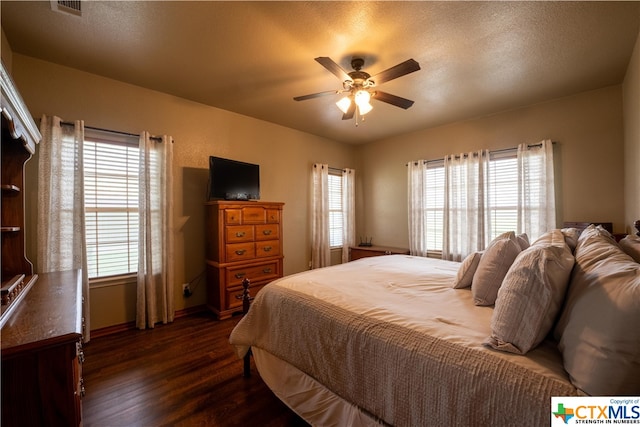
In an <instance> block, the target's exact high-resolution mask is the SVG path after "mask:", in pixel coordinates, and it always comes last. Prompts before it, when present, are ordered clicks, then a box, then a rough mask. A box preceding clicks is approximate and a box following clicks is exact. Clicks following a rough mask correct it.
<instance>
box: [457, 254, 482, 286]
mask: <svg viewBox="0 0 640 427" xmlns="http://www.w3.org/2000/svg"><path fill="white" fill-rule="evenodd" d="M481 257H482V252H473V253H470V254H469V255H467V257H466V258H465V259H464V260H463V261H462V264H460V268H459V269H458V274H456V278H455V280H454V281H453V288H454V289H462V288H468V287H469V286H471V281H472V280H473V275H474V274H475V272H476V270H477V269H478V264H479V263H480V258H481Z"/></svg>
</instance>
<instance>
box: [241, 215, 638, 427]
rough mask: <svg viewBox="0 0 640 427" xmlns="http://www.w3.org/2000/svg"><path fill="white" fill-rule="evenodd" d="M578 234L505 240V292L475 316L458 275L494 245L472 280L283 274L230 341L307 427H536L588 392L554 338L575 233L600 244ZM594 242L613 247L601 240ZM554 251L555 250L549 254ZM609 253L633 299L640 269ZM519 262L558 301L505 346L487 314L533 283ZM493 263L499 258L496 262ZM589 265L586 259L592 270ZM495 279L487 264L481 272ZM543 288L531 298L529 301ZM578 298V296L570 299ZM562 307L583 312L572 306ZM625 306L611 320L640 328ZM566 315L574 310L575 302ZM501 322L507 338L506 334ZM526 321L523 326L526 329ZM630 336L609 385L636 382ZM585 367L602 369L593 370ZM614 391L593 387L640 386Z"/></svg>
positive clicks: (388, 272) (377, 262)
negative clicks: (560, 403) (555, 400)
mask: <svg viewBox="0 0 640 427" xmlns="http://www.w3.org/2000/svg"><path fill="white" fill-rule="evenodd" d="M587 230H589V231H588V232H586V231H585V232H583V233H582V234H583V235H582V236H580V237H581V239H583V241H581V242H580V243H578V236H577V234H573V235H571V234H570V233H568V234H560V232H561V231H560V230H554V233H553V234H550V235H549V236H547V238H546V240H545V241H543V242H538V241H536V242H534V244H532V245H528V242H527V243H526V245H525V244H523V243H521V242H520V243H519V242H518V240H517V238H518V236H515V235H513V233H510V234H509V236H508V238H506V239H504V238H503V239H502V240H501V241H507V244H508V245H511V246H510V247H513V245H514V244H517V246H518V250H517V253H516V255H515V257H514V258H513V259H511V260H510V262H509V264H510V265H509V266H507V271H505V272H504V276H503V277H501V278H495V277H492V279H493V280H499V281H500V282H501V283H500V284H498V288H503V289H502V290H499V289H496V292H497V293H498V295H496V297H495V298H496V299H497V301H495V300H494V301H493V303H492V304H486V301H485V303H483V304H478V298H479V297H480V296H482V295H479V293H478V290H477V289H475V288H474V286H475V284H474V286H470V287H465V286H460V282H461V278H462V276H464V275H465V274H467V275H468V273H469V271H470V270H474V271H473V274H475V275H478V274H479V272H478V271H480V270H481V268H482V264H481V262H482V261H483V260H484V259H485V256H486V253H488V252H489V251H490V250H491V248H492V245H490V246H489V247H488V248H487V251H486V253H481V254H480V255H481V258H480V261H479V262H478V263H476V265H475V267H474V268H469V265H471V264H473V263H472V262H470V261H468V259H470V258H472V257H471V256H470V257H467V259H465V261H464V262H463V263H457V262H451V261H444V260H436V259H430V258H422V257H414V256H409V255H387V256H380V257H369V258H362V259H359V260H357V261H353V262H349V263H346V264H341V265H337V266H333V267H327V268H323V269H316V270H311V271H305V272H302V273H299V274H294V275H291V276H287V277H284V278H282V279H279V280H276V281H274V282H272V283H271V284H269V285H267V286H266V287H265V288H263V290H261V291H260V292H259V293H258V295H257V296H256V297H255V300H254V301H253V303H252V305H251V309H250V310H249V312H248V313H247V314H246V315H245V316H244V318H243V319H241V321H240V322H239V323H238V325H237V326H236V328H235V329H234V330H233V332H232V334H231V336H230V342H231V344H232V345H234V346H235V349H236V352H237V354H238V356H239V357H245V355H246V354H247V352H248V351H249V350H250V349H251V352H252V354H253V357H254V359H255V363H256V366H257V368H258V371H259V372H260V375H261V377H262V378H263V380H264V381H265V382H266V383H267V385H268V386H269V387H270V388H271V389H272V390H273V392H274V393H275V394H276V395H277V396H278V397H279V398H280V399H281V400H283V401H284V402H285V403H286V404H287V405H289V406H290V407H291V408H292V409H293V410H294V411H295V412H297V413H298V414H299V415H300V416H301V417H302V418H304V419H305V420H307V421H308V422H310V423H311V424H312V425H320V426H330V425H335V426H342V425H349V426H356V425H394V426H417V425H425V426H427V425H492V426H499V425H513V423H514V419H515V418H517V420H518V424H519V425H547V424H548V423H549V419H550V416H551V412H550V402H551V397H552V396H580V395H585V394H594V393H590V392H593V391H594V388H593V387H594V386H593V385H592V384H589V382H588V381H587V382H586V383H585V382H584V381H582V379H581V378H580V377H579V376H578V378H576V377H575V372H574V371H573V370H572V369H570V370H567V368H566V367H567V362H568V361H567V358H566V357H565V355H564V353H565V352H566V353H570V351H569V347H571V345H572V344H571V342H570V340H569V341H567V340H564V341H563V338H564V337H563V332H564V331H565V330H567V331H571V330H572V329H571V328H574V327H575V325H574V324H573V322H572V320H571V319H572V318H573V317H577V318H580V319H581V317H580V316H579V315H578V314H575V313H573V314H572V316H569V318H567V316H565V313H566V312H567V311H571V310H572V308H566V307H564V303H565V293H566V295H567V296H566V298H569V296H570V295H571V294H572V291H571V286H570V282H571V281H573V280H576V278H575V275H572V274H571V272H572V270H575V269H574V268H573V266H574V262H575V258H574V252H573V251H574V250H575V246H576V245H577V246H578V248H580V247H581V246H585V247H588V245H586V243H585V242H584V241H586V240H587V239H586V238H585V236H586V235H591V234H597V236H596V240H598V241H600V240H602V239H603V237H602V236H605V235H604V233H606V231H604V232H602V231H600V230H602V229H601V228H600V229H597V228H595V227H591V229H587ZM593 230H597V233H596V231H593ZM607 234H608V233H607ZM503 237H504V236H503ZM605 237H606V236H605ZM541 239H542V238H541ZM543 240H544V239H543ZM559 240H562V242H559ZM494 242H495V241H494ZM494 242H492V244H493V243H494ZM605 243H606V244H607V245H612V244H613V243H611V242H610V241H609V240H607V241H606V242H605ZM525 246H527V247H525ZM553 246H555V247H556V248H555V249H553V251H551V252H548V251H547V249H548V248H549V247H553ZM572 246H573V247H572ZM560 247H561V248H560ZM542 248H546V249H542ZM567 250H568V251H569V255H567ZM543 252H544V253H547V254H548V253H553V254H555V255H558V254H559V255H558V256H561V257H563V258H562V259H563V260H564V261H563V262H564V263H565V265H564V267H563V270H565V271H564V272H561V274H558V263H557V262H555V261H553V259H551V258H550V257H549V256H547V257H546V258H545V257H544V256H542V255H541V254H542V253H543ZM620 252H621V254H620V256H621V257H623V258H622V262H624V263H633V264H629V266H628V272H629V273H628V274H629V280H630V283H631V285H630V286H629V288H630V291H629V292H631V293H632V295H631V296H632V297H633V298H636V297H637V298H638V299H637V300H636V301H640V272H638V265H639V264H637V263H636V262H635V261H634V260H632V259H631V258H630V257H629V256H628V255H626V254H624V252H622V250H620ZM525 253H526V254H529V255H528V258H529V259H533V258H535V260H534V261H533V263H534V264H535V263H538V264H537V265H542V264H540V259H542V258H544V259H545V263H543V264H545V265H546V266H547V267H544V266H543V267H536V268H542V269H543V270H544V269H545V268H546V269H547V270H548V269H551V270H553V269H555V270H553V271H551V273H552V274H551V276H553V277H551V278H550V277H549V276H550V275H549V274H546V276H545V274H542V275H540V274H538V275H537V277H538V276H539V277H538V278H539V279H540V281H541V282H544V283H542V285H539V286H541V288H540V289H548V288H549V287H550V286H551V288H553V287H555V288H556V289H554V290H553V292H552V293H553V294H555V295H553V296H551V297H550V299H549V300H548V301H546V302H545V303H544V304H543V305H544V306H545V309H544V310H546V311H545V316H543V317H544V318H545V319H543V320H542V323H544V324H545V325H544V327H543V328H542V329H540V328H538V329H539V330H536V331H534V332H533V333H532V332H531V331H528V332H526V331H525V332H522V326H521V330H520V332H521V333H519V335H518V337H517V338H515V339H510V338H509V332H508V331H507V332H504V331H502V335H501V333H500V319H501V318H500V316H498V315H497V314H501V315H504V314H505V309H504V308H503V307H505V304H504V301H506V300H509V295H510V297H511V300H509V301H510V305H509V307H510V308H513V307H517V299H518V298H520V297H519V296H518V295H519V293H521V291H522V289H518V286H520V285H519V284H518V283H520V284H521V283H522V282H523V277H525V276H526V275H527V274H528V275H531V270H530V269H529V270H526V269H525V270H522V268H521V269H520V271H519V272H515V271H514V270H516V269H517V268H515V266H516V265H520V266H522V264H523V263H526V260H525V261H522V260H523V259H525V258H527V256H525V255H523V254H525ZM555 255H554V256H555ZM576 255H578V254H577V253H576ZM605 257H607V258H610V257H611V254H606V256H605ZM625 257H626V258H625ZM476 258H477V257H476ZM501 258H508V257H505V256H504V253H501ZM569 258H570V266H568V262H569ZM592 258H593V257H590V258H589V260H588V261H589V262H590V263H592V264H593V262H592V261H593V259H592ZM614 258H615V257H614ZM550 259H551V261H553V262H549V260H550ZM530 263H531V262H530ZM463 266H466V268H467V271H463V270H464V268H463ZM529 267H530V266H529ZM634 268H635V270H634ZM476 270H477V271H476ZM495 270H496V266H495V265H494V266H492V269H491V273H492V274H494V273H495ZM566 270H568V271H566ZM525 273H526V274H525ZM523 274H524V276H523ZM494 275H495V274H494ZM533 275H534V276H536V274H533ZM614 276H616V277H618V276H619V274H617V273H614ZM474 277H475V276H474ZM545 277H546V278H545ZM577 280H582V279H581V278H578V279H577ZM467 281H469V280H467ZM471 281H472V280H471ZM503 281H504V282H506V281H511V282H513V283H515V285H514V286H515V289H511V290H512V291H514V292H515V293H512V294H509V290H507V286H505V285H504V283H503ZM525 281H528V279H525ZM552 282H553V283H552ZM559 282H564V283H559ZM463 285H464V284H463ZM527 286H528V287H530V288H531V287H534V286H533V285H531V284H528V285H527ZM534 288H535V287H534ZM578 288H580V286H578ZM540 289H538V290H536V289H534V290H533V292H536V293H540V292H541V291H540ZM567 289H568V290H567ZM576 292H578V294H580V289H578V291H576ZM576 292H573V294H575V293H576ZM542 293H544V291H543V292H542ZM514 295H516V296H514ZM558 295H560V297H558ZM573 296H574V300H576V299H577V300H580V298H579V295H578V297H576V296H575V295H573ZM514 298H515V300H516V302H513V301H514ZM526 298H527V299H526V307H524V308H518V312H519V313H520V314H518V315H519V316H521V317H522V314H525V315H529V314H531V313H529V311H530V310H531V308H530V306H536V304H535V303H534V304H530V303H529V301H530V300H531V296H530V295H529V296H526ZM624 298H626V299H628V298H629V295H625V296H624ZM551 300H554V301H551ZM489 302H491V301H489ZM520 302H521V303H522V301H520ZM514 304H515V305H514ZM634 304H635V303H634ZM634 304H632V307H630V308H629V311H630V313H626V311H625V316H626V317H624V318H623V319H618V320H615V322H634V321H636V320H637V321H638V323H635V324H640V310H638V307H637V305H638V304H635V305H634ZM572 305H573V306H574V307H575V306H578V307H579V306H580V304H579V303H575V301H574V303H572ZM554 306H555V308H554ZM549 307H552V308H551V309H549ZM528 310H529V311H528ZM498 311H499V312H500V313H497V312H498ZM508 311H509V310H506V312H507V314H509V313H508ZM570 314H571V313H570ZM510 315H512V316H513V314H510ZM549 319H551V320H549ZM558 319H560V320H558ZM502 320H504V318H502ZM520 321H522V319H520ZM581 321H582V320H581ZM560 322H564V323H562V324H560ZM508 323H509V325H508V326H509V328H511V329H513V327H514V322H511V321H510V322H508ZM515 323H518V321H516V322H515ZM529 323H531V321H530V320H527V326H528V325H529ZM628 324H629V323H627V325H628ZM612 327H615V325H613V326H612ZM567 334H569V333H567ZM629 335H630V336H627V337H625V338H624V339H625V340H627V341H626V343H627V345H629V346H631V349H632V350H631V355H630V356H629V357H630V364H627V365H629V366H630V367H628V368H625V372H622V373H621V374H620V375H621V377H628V376H629V375H631V376H634V375H636V374H637V375H636V377H637V378H640V368H639V367H640V356H639V355H638V351H639V350H638V349H635V350H634V349H633V345H634V344H638V343H640V332H638V333H632V334H629ZM522 336H530V337H531V339H530V340H529V341H530V342H529V343H527V344H523V343H522V342H520V341H518V340H519V339H520V338H521V337H522ZM618 338H619V337H611V339H612V340H616V339H618ZM604 344H607V345H608V344H609V343H608V342H607V343H604ZM562 345H564V347H562ZM527 346H528V347H527ZM571 350H575V345H573V347H571ZM579 351H583V350H582V349H579ZM627 353H628V352H627ZM574 357H576V356H574ZM569 362H571V361H569ZM614 362H615V363H619V362H620V361H619V360H615V361H614ZM569 364H570V363H569ZM578 365H579V364H578ZM590 366H591V368H594V369H598V368H599V367H598V365H597V364H596V365H590ZM603 368H607V369H608V368H609V367H603ZM580 369H583V366H578V373H579V371H580ZM614 376H615V375H614ZM581 381H582V382H581ZM622 382H623V383H624V384H622V385H620V384H617V385H615V387H618V388H617V389H611V388H609V389H607V388H606V387H604V388H602V385H601V384H596V386H595V387H601V389H602V390H603V391H607V392H608V391H612V390H615V391H620V392H622V393H620V394H627V393H629V394H640V379H635V380H628V379H626V380H625V379H623V380H622ZM585 384H586V387H585ZM585 389H586V390H588V391H585Z"/></svg>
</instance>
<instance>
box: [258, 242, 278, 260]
mask: <svg viewBox="0 0 640 427" xmlns="http://www.w3.org/2000/svg"><path fill="white" fill-rule="evenodd" d="M279 255H280V241H279V240H267V241H264V242H256V257H258V258H260V257H270V256H279Z"/></svg>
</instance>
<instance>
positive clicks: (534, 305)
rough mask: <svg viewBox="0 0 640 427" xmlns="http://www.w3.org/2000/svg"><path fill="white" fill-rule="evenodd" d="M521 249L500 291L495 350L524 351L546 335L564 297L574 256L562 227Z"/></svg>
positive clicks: (493, 320) (493, 328)
mask: <svg viewBox="0 0 640 427" xmlns="http://www.w3.org/2000/svg"><path fill="white" fill-rule="evenodd" d="M548 240H549V241H548V242H547V241H544V242H540V241H539V240H538V241H537V242H536V243H534V244H533V245H532V246H530V247H529V248H528V249H526V250H524V251H522V252H520V254H519V255H518V257H517V258H516V260H515V261H514V263H513V265H512V266H511V268H510V269H509V271H508V272H507V275H506V276H505V278H504V281H503V282H502V286H501V287H500V289H499V290H498V298H497V299H496V306H495V310H494V311H493V316H492V318H491V337H489V339H488V340H487V341H486V342H485V344H488V345H489V346H491V347H493V348H494V349H496V350H501V351H506V352H510V353H517V354H525V353H527V352H528V351H529V350H531V349H533V348H535V347H536V346H537V345H538V344H540V343H541V342H542V340H543V339H544V338H545V337H546V336H547V334H548V333H549V331H551V328H552V326H553V323H554V322H555V320H556V317H557V315H558V312H559V311H560V308H561V306H562V302H563V300H564V295H565V291H566V289H567V284H568V283H569V277H570V276H571V269H572V268H573V264H574V258H573V255H572V254H571V250H570V249H569V246H568V245H567V244H566V243H565V241H564V237H563V235H562V232H561V231H560V230H554V231H552V232H550V236H549V239H548Z"/></svg>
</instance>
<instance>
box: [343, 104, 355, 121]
mask: <svg viewBox="0 0 640 427" xmlns="http://www.w3.org/2000/svg"><path fill="white" fill-rule="evenodd" d="M355 112H356V103H355V102H353V101H351V104H350V105H349V109H348V110H347V112H346V113H344V114H343V115H342V120H351V119H352V118H353V115H354V114H355Z"/></svg>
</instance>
